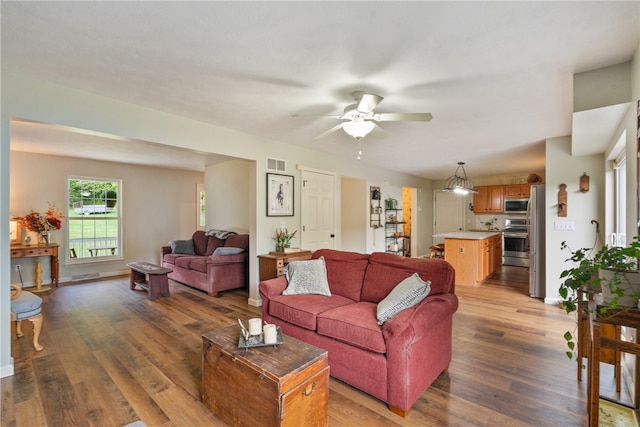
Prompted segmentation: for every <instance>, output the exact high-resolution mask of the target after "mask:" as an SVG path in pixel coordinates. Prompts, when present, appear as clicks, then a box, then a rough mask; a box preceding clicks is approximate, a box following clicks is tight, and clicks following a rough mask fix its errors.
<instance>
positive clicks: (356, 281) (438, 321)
mask: <svg viewBox="0 0 640 427" xmlns="http://www.w3.org/2000/svg"><path fill="white" fill-rule="evenodd" d="M320 259H323V260H324V265H325V268H326V279H327V282H328V285H329V291H330V294H331V296H326V295H319V294H307V293H302V294H295V293H294V294H292V295H284V294H283V292H284V293H286V292H287V291H286V290H287V289H288V287H289V282H288V280H289V281H291V280H293V278H292V277H293V276H291V275H289V272H287V276H281V277H278V278H276V279H270V280H266V281H262V282H260V284H259V291H260V297H261V298H262V317H263V319H264V320H265V321H267V322H268V323H275V324H276V325H278V326H280V327H281V329H282V332H283V333H284V334H285V335H289V336H292V337H295V338H297V339H300V340H302V341H305V342H307V343H309V344H311V345H315V346H317V347H320V348H322V349H325V350H327V351H328V353H329V366H330V370H331V376H333V377H335V378H338V379H340V380H342V381H344V382H346V383H348V384H350V385H352V386H354V387H356V388H358V389H360V390H362V391H364V392H366V393H368V394H370V395H372V396H375V397H376V398H378V399H380V400H382V401H384V402H386V403H387V404H388V405H389V409H390V410H391V411H393V412H394V413H396V414H399V415H401V416H406V415H407V413H408V412H409V410H410V409H411V406H412V405H413V403H414V402H415V401H416V400H417V399H418V398H419V397H420V396H421V395H422V393H423V392H424V391H425V390H426V389H427V388H428V387H429V386H430V385H431V383H432V382H433V381H434V380H435V379H436V378H437V377H438V376H439V375H440V374H441V373H442V372H444V371H445V370H446V369H447V368H448V366H449V363H450V362H451V357H452V344H451V342H452V321H453V314H454V313H455V312H456V310H457V308H458V298H457V297H456V295H455V294H454V286H455V285H454V284H455V272H454V269H453V267H452V266H451V265H450V264H449V263H448V262H446V261H444V260H442V259H424V258H420V259H419V258H404V257H400V256H397V255H394V254H389V253H380V252H377V253H373V254H370V255H368V254H360V253H355V252H344V251H337V250H329V249H321V250H318V251H316V252H314V253H313V256H312V260H313V261H317V260H320ZM313 261H312V262H313ZM304 262H308V261H297V262H292V263H290V264H289V265H288V266H287V268H290V267H296V265H295V264H296V263H304ZM415 273H417V275H418V276H417V277H418V279H416V278H415V277H416V276H415ZM314 280H315V279H314ZM411 280H413V281H416V280H417V281H418V282H421V281H430V284H428V283H427V285H429V287H430V290H429V289H428V290H427V293H428V294H427V296H426V297H424V295H423V296H422V298H424V299H422V300H421V301H420V302H417V305H414V306H413V307H409V308H406V309H402V307H403V305H402V304H400V306H398V307H396V310H397V314H395V315H394V316H393V317H391V318H389V319H388V320H386V321H384V323H382V325H379V324H378V323H379V320H378V315H379V313H378V309H379V307H378V305H379V304H378V303H380V305H381V306H382V305H383V304H384V305H385V306H388V305H387V304H388V303H389V298H386V297H388V296H389V297H391V295H390V294H392V293H393V294H396V293H397V288H396V287H398V288H400V287H401V286H400V282H408V281H411ZM392 291H393V292H392ZM381 301H385V302H384V303H383V302H381Z"/></svg>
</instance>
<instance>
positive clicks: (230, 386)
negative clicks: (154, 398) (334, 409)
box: [202, 325, 329, 427]
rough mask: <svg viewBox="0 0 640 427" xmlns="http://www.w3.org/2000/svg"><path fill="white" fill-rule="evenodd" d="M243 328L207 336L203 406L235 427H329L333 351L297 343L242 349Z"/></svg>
mask: <svg viewBox="0 0 640 427" xmlns="http://www.w3.org/2000/svg"><path fill="white" fill-rule="evenodd" d="M239 339H240V326H238V325H234V326H230V327H228V328H224V329H219V330H216V331H213V332H208V333H206V334H204V335H202V343H203V355H202V365H203V367H202V390H203V392H202V401H203V403H204V404H205V406H206V407H208V408H209V409H211V410H212V411H213V412H214V413H215V414H216V415H217V416H218V417H220V418H221V419H222V420H223V421H224V422H226V423H228V424H229V425H232V426H295V427H299V426H327V425H328V418H327V416H328V408H329V365H328V357H327V352H326V351H325V350H322V349H320V348H317V347H314V346H312V345H309V344H306V343H304V342H302V341H299V340H297V339H295V338H292V337H288V336H283V344H279V345H278V346H268V347H252V348H248V349H245V348H238V343H239Z"/></svg>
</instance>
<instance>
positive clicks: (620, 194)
mask: <svg viewBox="0 0 640 427" xmlns="http://www.w3.org/2000/svg"><path fill="white" fill-rule="evenodd" d="M613 168H614V171H615V193H614V194H615V205H614V209H615V212H614V218H615V221H614V222H615V224H614V227H615V228H614V232H613V233H612V234H611V245H613V246H621V247H623V246H626V245H627V232H626V227H627V158H626V154H625V152H624V150H623V151H622V153H621V154H620V155H619V156H618V157H617V158H616V160H615V161H614V164H613Z"/></svg>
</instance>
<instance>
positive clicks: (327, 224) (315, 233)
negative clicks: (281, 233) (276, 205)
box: [301, 170, 336, 251]
mask: <svg viewBox="0 0 640 427" xmlns="http://www.w3.org/2000/svg"><path fill="white" fill-rule="evenodd" d="M335 188H336V177H335V174H331V173H328V172H319V171H310V170H303V171H302V199H301V210H302V236H301V237H302V239H301V243H302V247H303V248H304V249H308V250H310V251H315V250H317V249H335V212H334V211H335V208H334V207H335V193H336V190H335Z"/></svg>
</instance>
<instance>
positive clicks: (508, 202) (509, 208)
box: [504, 199, 529, 214]
mask: <svg viewBox="0 0 640 427" xmlns="http://www.w3.org/2000/svg"><path fill="white" fill-rule="evenodd" d="M528 208H529V199H505V200H504V213H512V214H513V213H521V214H525V213H527V210H528Z"/></svg>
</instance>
